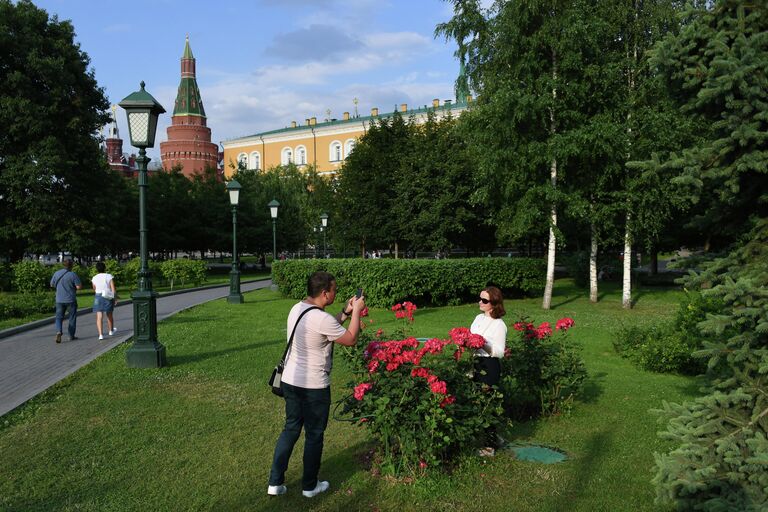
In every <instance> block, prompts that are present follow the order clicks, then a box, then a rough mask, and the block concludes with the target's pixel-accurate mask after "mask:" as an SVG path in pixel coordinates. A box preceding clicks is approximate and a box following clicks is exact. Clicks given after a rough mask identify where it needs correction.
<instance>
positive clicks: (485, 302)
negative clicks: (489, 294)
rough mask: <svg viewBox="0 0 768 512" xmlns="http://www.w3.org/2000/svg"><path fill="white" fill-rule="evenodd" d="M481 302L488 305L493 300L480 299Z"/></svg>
mask: <svg viewBox="0 0 768 512" xmlns="http://www.w3.org/2000/svg"><path fill="white" fill-rule="evenodd" d="M480 302H482V303H483V304H488V303H489V302H491V299H484V298H482V297H480Z"/></svg>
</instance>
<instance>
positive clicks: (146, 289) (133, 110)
mask: <svg viewBox="0 0 768 512" xmlns="http://www.w3.org/2000/svg"><path fill="white" fill-rule="evenodd" d="M119 105H120V106H121V107H123V109H125V112H126V114H127V116H128V133H129V135H130V139H131V145H133V146H135V147H137V148H139V157H138V158H137V159H136V163H137V164H138V165H139V251H140V257H141V268H139V274H138V290H136V291H134V292H133V293H132V294H131V298H132V299H133V335H134V336H133V340H134V341H133V345H132V346H131V348H129V349H128V350H127V352H126V354H125V359H126V362H127V364H128V366H129V367H130V368H159V367H161V366H165V365H166V364H167V361H166V358H165V347H164V346H163V345H162V344H161V343H160V342H159V341H157V293H156V292H155V291H154V290H153V289H152V272H151V271H150V270H149V266H148V265H147V186H148V182H147V164H148V163H149V158H147V148H152V147H154V146H155V132H156V131H157V118H158V117H159V116H160V114H162V113H164V112H165V109H164V108H163V106H162V105H160V103H158V102H157V100H156V99H155V98H153V97H152V95H151V94H149V93H148V92H147V91H145V90H144V82H143V81H142V82H141V90H139V91H136V92H134V93H132V94H130V95H128V96H127V97H126V98H125V99H123V101H121V102H120V103H119Z"/></svg>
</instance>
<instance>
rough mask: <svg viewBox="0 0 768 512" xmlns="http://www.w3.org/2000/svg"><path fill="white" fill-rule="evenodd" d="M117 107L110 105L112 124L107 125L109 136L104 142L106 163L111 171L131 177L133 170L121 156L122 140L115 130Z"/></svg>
mask: <svg viewBox="0 0 768 512" xmlns="http://www.w3.org/2000/svg"><path fill="white" fill-rule="evenodd" d="M116 110H117V105H112V122H111V123H110V125H109V135H108V136H107V138H106V139H105V140H104V145H105V146H106V148H105V149H106V152H107V162H108V163H109V167H111V168H112V169H113V170H115V171H118V172H120V173H122V174H123V175H125V176H133V174H134V173H133V170H132V169H131V167H130V165H129V164H128V162H127V161H126V160H125V156H124V155H123V139H121V138H120V132H119V131H118V130H117V117H115V114H116Z"/></svg>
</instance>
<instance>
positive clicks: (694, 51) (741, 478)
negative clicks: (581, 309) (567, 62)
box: [654, 0, 768, 511]
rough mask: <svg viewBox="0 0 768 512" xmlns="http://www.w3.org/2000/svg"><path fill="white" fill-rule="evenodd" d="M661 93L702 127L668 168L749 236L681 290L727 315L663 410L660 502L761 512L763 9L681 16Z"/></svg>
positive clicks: (766, 262) (767, 323)
mask: <svg viewBox="0 0 768 512" xmlns="http://www.w3.org/2000/svg"><path fill="white" fill-rule="evenodd" d="M654 59H655V62H656V63H657V64H658V67H659V70H660V72H661V73H662V75H663V77H664V78H665V80H666V83H667V84H668V87H669V90H670V94H671V96H672V97H673V98H675V99H676V100H677V101H678V102H679V104H680V105H681V107H682V108H683V109H684V110H685V111H686V112H687V113H688V114H689V115H691V116H695V117H696V118H697V119H699V120H700V121H701V125H700V128H701V130H702V140H701V141H700V142H699V143H698V144H697V145H695V146H691V147H688V148H686V149H685V150H684V151H682V152H681V153H680V154H679V155H678V156H676V157H673V158H670V159H669V160H668V161H666V162H663V163H662V162H660V165H664V166H667V167H670V168H674V169H681V170H683V171H684V173H683V175H682V177H681V178H680V179H679V180H678V181H680V182H682V183H683V184H686V185H688V186H689V187H690V189H689V190H690V192H691V198H692V199H694V200H698V201H701V202H702V203H703V204H706V205H707V208H705V209H706V210H707V211H708V216H707V218H706V219H702V220H706V222H708V223H710V224H709V226H710V229H712V230H713V231H714V230H721V229H733V230H735V231H736V232H737V233H738V232H743V231H744V229H745V228H747V227H748V226H750V225H751V226H753V227H752V229H751V231H750V232H748V233H747V234H746V235H743V238H741V240H740V241H741V242H742V243H741V245H740V246H739V247H737V248H736V249H735V250H733V251H732V253H731V254H730V255H729V256H728V257H726V258H723V259H719V260H715V262H713V263H712V264H710V265H709V266H708V267H707V268H706V269H705V270H704V271H703V272H702V273H700V274H693V275H692V276H691V277H689V278H688V280H687V282H686V286H687V287H690V288H695V289H699V290H701V291H702V293H703V294H705V295H712V296H716V297H719V298H720V299H721V300H722V301H723V303H724V308H723V310H722V311H721V312H720V314H717V315H710V316H708V319H707V320H706V321H705V322H702V323H701V324H700V325H699V327H700V328H701V329H702V332H704V333H705V335H706V336H707V338H706V340H705V344H704V346H705V349H704V350H703V351H701V352H700V353H699V355H700V356H701V357H706V358H708V371H707V378H708V385H707V387H706V388H705V392H706V393H707V394H706V395H705V396H703V397H701V398H699V399H697V400H695V401H694V402H693V403H685V404H666V403H665V404H664V407H663V410H662V411H661V413H662V418H663V419H664V420H668V424H667V429H666V431H664V432H662V433H661V435H662V436H663V437H665V438H667V439H670V440H673V441H675V442H676V443H678V444H679V446H678V447H677V448H675V449H673V450H672V451H670V452H669V453H665V454H657V455H656V465H657V473H656V476H655V478H654V483H655V484H656V489H657V500H658V502H659V503H670V502H672V503H676V504H677V506H678V508H681V509H686V510H689V509H695V510H711V511H715V510H718V511H720V510H734V511H736V510H738V511H753V510H754V511H757V510H765V509H766V507H768V291H766V290H768V219H766V217H767V215H766V198H767V197H766V190H768V187H766V174H768V134H767V132H768V79H767V77H766V69H768V6H766V4H765V3H764V2H751V1H741V0H721V1H718V2H716V3H715V5H714V6H711V7H709V8H702V9H697V10H691V11H689V12H688V14H687V16H686V20H685V25H684V28H683V30H682V31H681V32H680V34H679V35H678V36H675V37H669V38H667V39H666V40H665V41H664V42H663V44H661V45H660V46H659V47H658V49H657V51H656V54H655V56H654Z"/></svg>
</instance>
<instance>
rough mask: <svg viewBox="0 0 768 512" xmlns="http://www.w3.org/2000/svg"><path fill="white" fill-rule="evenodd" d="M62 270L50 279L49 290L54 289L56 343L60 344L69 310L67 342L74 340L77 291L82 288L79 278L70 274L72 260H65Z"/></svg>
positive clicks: (75, 337)
mask: <svg viewBox="0 0 768 512" xmlns="http://www.w3.org/2000/svg"><path fill="white" fill-rule="evenodd" d="M63 263H64V268H62V269H59V270H57V271H56V272H55V273H54V274H53V277H51V288H56V343H61V335H62V333H63V332H64V326H63V324H64V315H65V314H66V313H67V310H69V319H68V321H67V331H69V340H70V341H72V340H76V339H77V336H75V331H76V330H77V290H79V289H81V288H82V287H83V283H81V282H80V278H79V277H78V276H77V274H75V273H74V272H72V260H71V259H69V258H65V259H64V261H63Z"/></svg>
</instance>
